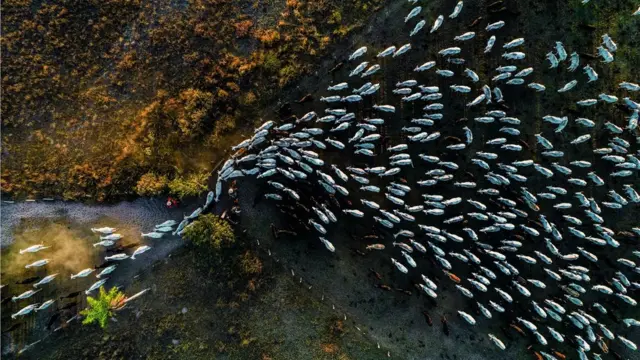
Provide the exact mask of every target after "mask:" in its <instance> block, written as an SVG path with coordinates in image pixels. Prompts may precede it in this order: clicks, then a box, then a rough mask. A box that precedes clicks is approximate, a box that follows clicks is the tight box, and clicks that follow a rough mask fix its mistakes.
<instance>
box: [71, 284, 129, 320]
mask: <svg viewBox="0 0 640 360" xmlns="http://www.w3.org/2000/svg"><path fill="white" fill-rule="evenodd" d="M124 300H125V295H124V294H123V293H122V292H121V291H120V290H118V288H116V287H112V288H111V290H109V292H106V291H105V290H104V287H102V286H101V287H100V294H99V295H98V298H97V299H94V298H92V297H91V296H88V297H87V302H88V303H89V307H88V308H86V309H84V310H82V311H80V314H81V315H83V316H85V319H84V320H82V324H84V325H88V324H93V323H95V322H97V323H98V324H99V325H100V327H101V328H103V329H104V328H105V327H106V326H107V321H108V320H109V318H111V317H113V310H115V309H117V308H119V307H121V306H122V304H123V302H124Z"/></svg>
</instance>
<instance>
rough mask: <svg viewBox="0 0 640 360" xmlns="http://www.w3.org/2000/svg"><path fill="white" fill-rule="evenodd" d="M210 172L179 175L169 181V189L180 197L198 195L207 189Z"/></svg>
mask: <svg viewBox="0 0 640 360" xmlns="http://www.w3.org/2000/svg"><path fill="white" fill-rule="evenodd" d="M208 178H209V175H208V174H206V173H205V174H191V175H189V176H188V177H182V176H178V177H176V178H175V179H173V180H171V182H170V183H169V191H170V192H171V193H172V194H174V195H176V196H177V197H179V198H183V197H185V196H194V195H198V194H200V193H201V192H203V191H205V190H207V179H208Z"/></svg>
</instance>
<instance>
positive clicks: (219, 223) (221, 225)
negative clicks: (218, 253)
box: [184, 214, 235, 250]
mask: <svg viewBox="0 0 640 360" xmlns="http://www.w3.org/2000/svg"><path fill="white" fill-rule="evenodd" d="M184 236H185V237H186V238H187V239H189V240H191V241H192V242H193V243H194V244H196V245H208V246H211V247H212V248H213V249H216V250H218V249H221V248H227V247H230V246H231V245H233V243H234V242H235V235H234V234H233V229H232V228H231V225H229V223H228V222H227V221H225V220H222V219H221V218H220V217H219V216H217V215H214V214H205V215H200V217H199V218H198V220H196V221H194V222H193V223H192V224H191V225H189V226H188V227H186V228H185V231H184Z"/></svg>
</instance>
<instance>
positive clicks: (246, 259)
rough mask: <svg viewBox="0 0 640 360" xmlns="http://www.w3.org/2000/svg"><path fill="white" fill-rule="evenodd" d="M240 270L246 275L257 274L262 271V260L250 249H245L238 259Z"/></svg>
mask: <svg viewBox="0 0 640 360" xmlns="http://www.w3.org/2000/svg"><path fill="white" fill-rule="evenodd" d="M240 264H241V265H242V271H243V272H244V273H245V274H247V275H257V274H260V273H261V272H262V262H261V261H260V259H258V257H257V256H255V255H254V254H253V253H251V251H247V252H245V253H244V254H243V255H242V259H241V260H240Z"/></svg>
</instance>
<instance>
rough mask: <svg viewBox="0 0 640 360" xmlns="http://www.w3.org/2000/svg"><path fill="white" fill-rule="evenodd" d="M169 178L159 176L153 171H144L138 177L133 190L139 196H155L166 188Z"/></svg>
mask: <svg viewBox="0 0 640 360" xmlns="http://www.w3.org/2000/svg"><path fill="white" fill-rule="evenodd" d="M168 182H169V180H168V179H167V177H166V176H164V175H163V176H159V175H156V174H154V173H146V174H144V175H142V176H141V177H140V180H138V183H137V184H136V187H135V190H136V193H137V194H138V195H141V196H156V195H159V194H161V193H162V192H163V191H164V190H165V189H166V188H167V183H168Z"/></svg>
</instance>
